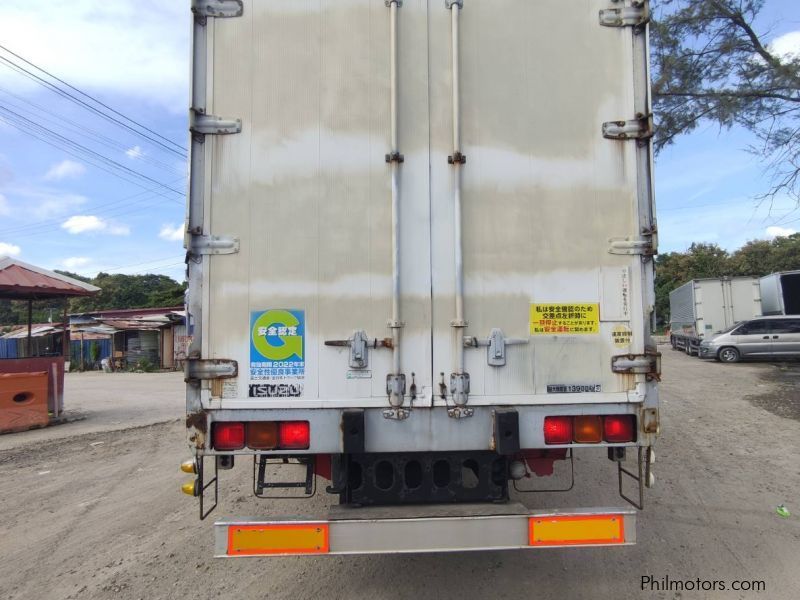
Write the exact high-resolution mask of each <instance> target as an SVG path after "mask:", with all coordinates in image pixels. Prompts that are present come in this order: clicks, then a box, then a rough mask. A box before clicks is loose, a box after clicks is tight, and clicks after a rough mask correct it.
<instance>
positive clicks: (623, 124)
mask: <svg viewBox="0 0 800 600" xmlns="http://www.w3.org/2000/svg"><path fill="white" fill-rule="evenodd" d="M654 134H655V127H654V125H653V114H652V113H650V114H648V115H644V114H642V113H638V114H637V115H636V118H635V119H631V120H630V121H606V122H605V123H603V137H604V138H607V139H609V140H649V139H650V138H652V137H653V135H654Z"/></svg>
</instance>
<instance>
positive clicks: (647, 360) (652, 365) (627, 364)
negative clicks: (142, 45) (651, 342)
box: [611, 351, 661, 381]
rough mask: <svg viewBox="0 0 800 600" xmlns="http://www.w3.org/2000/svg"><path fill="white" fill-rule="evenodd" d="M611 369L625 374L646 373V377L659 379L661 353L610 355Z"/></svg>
mask: <svg viewBox="0 0 800 600" xmlns="http://www.w3.org/2000/svg"><path fill="white" fill-rule="evenodd" d="M611 370H612V371H613V372H614V373H620V374H625V375H647V377H648V379H654V380H656V381H660V380H661V353H660V352H654V351H648V352H647V353H645V354H622V355H619V356H612V357H611Z"/></svg>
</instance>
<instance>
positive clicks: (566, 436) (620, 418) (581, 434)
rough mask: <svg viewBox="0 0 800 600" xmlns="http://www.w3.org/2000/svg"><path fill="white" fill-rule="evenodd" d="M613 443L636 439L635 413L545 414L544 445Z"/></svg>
mask: <svg viewBox="0 0 800 600" xmlns="http://www.w3.org/2000/svg"><path fill="white" fill-rule="evenodd" d="M602 441H606V442H610V443H613V444H620V443H624V442H635V441H636V417H635V415H604V416H600V415H578V416H562V417H545V419H544V443H545V444H550V445H553V444H571V443H573V442H575V443H577V444H599V443H600V442H602Z"/></svg>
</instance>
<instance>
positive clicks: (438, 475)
mask: <svg viewBox="0 0 800 600" xmlns="http://www.w3.org/2000/svg"><path fill="white" fill-rule="evenodd" d="M433 485H435V486H436V487H440V488H443V487H447V486H448V485H450V463H448V462H447V461H446V460H437V461H436V462H435V463H433Z"/></svg>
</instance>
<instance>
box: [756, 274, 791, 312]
mask: <svg viewBox="0 0 800 600" xmlns="http://www.w3.org/2000/svg"><path fill="white" fill-rule="evenodd" d="M759 283H760V286H761V309H762V311H763V313H764V314H765V315H800V271H784V272H782V273H772V274H771V275H767V276H766V277H762V278H761V280H760V282H759Z"/></svg>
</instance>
